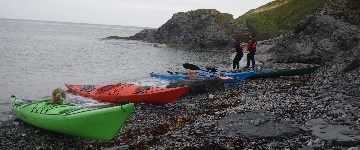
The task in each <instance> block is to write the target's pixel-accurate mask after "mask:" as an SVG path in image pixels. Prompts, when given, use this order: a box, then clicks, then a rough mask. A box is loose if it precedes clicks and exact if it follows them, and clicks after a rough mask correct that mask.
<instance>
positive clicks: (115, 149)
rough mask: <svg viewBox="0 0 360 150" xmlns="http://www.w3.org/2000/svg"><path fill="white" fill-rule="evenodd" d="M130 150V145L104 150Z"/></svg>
mask: <svg viewBox="0 0 360 150" xmlns="http://www.w3.org/2000/svg"><path fill="white" fill-rule="evenodd" d="M128 149H129V145H122V146H116V147H111V148H105V149H103V150H128Z"/></svg>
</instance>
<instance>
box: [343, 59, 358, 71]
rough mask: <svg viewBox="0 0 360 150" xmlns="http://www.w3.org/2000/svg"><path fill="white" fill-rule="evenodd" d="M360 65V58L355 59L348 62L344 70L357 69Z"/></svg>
mask: <svg viewBox="0 0 360 150" xmlns="http://www.w3.org/2000/svg"><path fill="white" fill-rule="evenodd" d="M359 67H360V59H356V60H353V61H352V62H351V63H350V64H348V65H347V66H346V67H345V68H344V70H343V72H349V71H352V70H355V69H357V68H359Z"/></svg>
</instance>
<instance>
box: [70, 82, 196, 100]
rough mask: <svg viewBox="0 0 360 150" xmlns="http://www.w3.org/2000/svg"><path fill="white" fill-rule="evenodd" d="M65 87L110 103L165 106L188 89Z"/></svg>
mask: <svg viewBox="0 0 360 150" xmlns="http://www.w3.org/2000/svg"><path fill="white" fill-rule="evenodd" d="M65 86H66V87H67V88H68V90H69V92H73V93H75V94H79V95H81V96H84V97H88V98H92V99H96V100H99V101H106V102H111V103H117V102H120V101H121V100H128V101H130V102H145V103H157V104H167V103H171V102H173V101H175V100H176V99H178V98H179V97H181V96H182V95H184V94H185V93H186V91H187V90H188V89H189V87H188V86H180V87H174V88H160V87H152V86H141V85H135V84H128V83H118V84H108V85H73V84H68V83H65Z"/></svg>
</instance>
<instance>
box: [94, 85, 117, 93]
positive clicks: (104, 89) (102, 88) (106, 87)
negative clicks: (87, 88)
mask: <svg viewBox="0 0 360 150" xmlns="http://www.w3.org/2000/svg"><path fill="white" fill-rule="evenodd" d="M113 86H114V85H106V86H103V87H101V88H100V89H98V90H97V92H98V93H102V92H104V91H106V90H108V89H110V88H111V87H113Z"/></svg>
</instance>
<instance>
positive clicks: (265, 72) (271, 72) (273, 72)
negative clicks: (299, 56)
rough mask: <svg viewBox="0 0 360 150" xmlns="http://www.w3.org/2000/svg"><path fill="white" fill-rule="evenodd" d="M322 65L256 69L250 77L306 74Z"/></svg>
mask: <svg viewBox="0 0 360 150" xmlns="http://www.w3.org/2000/svg"><path fill="white" fill-rule="evenodd" d="M318 68H320V66H313V67H304V68H295V69H254V71H255V73H254V74H252V75H251V76H250V77H248V78H249V79H255V78H269V77H279V76H295V75H304V74H310V73H313V72H315V71H316V70H317V69H318Z"/></svg>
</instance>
